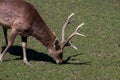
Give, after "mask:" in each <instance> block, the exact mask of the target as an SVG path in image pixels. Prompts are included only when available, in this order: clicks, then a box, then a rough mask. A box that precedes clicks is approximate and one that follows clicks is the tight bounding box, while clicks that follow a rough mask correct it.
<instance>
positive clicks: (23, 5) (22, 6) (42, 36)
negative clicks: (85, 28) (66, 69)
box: [0, 0, 84, 65]
mask: <svg viewBox="0 0 120 80" xmlns="http://www.w3.org/2000/svg"><path fill="white" fill-rule="evenodd" d="M73 15H74V13H72V14H71V15H70V16H68V18H67V20H66V21H65V24H64V26H63V28H62V40H61V41H59V40H58V38H57V36H56V35H55V34H54V33H53V32H52V31H51V30H50V29H49V27H48V26H47V25H46V23H45V22H44V21H43V19H42V18H41V17H40V15H39V14H38V12H37V10H36V9H35V8H34V7H33V6H32V5H31V4H29V3H28V2H26V1H24V0H0V25H1V26H3V31H4V36H5V41H6V44H7V46H6V48H5V49H4V50H3V52H1V54H0V61H1V62H2V59H3V56H4V54H5V53H6V52H7V50H8V49H9V48H10V46H11V45H12V44H13V42H14V40H15V38H16V36H17V35H21V40H22V48H23V62H24V63H25V64H26V65H30V64H29V62H28V60H27V55H26V47H27V37H29V36H33V37H35V38H36V39H37V40H39V41H40V42H41V43H42V44H43V45H44V46H45V47H46V48H47V50H48V52H49V54H50V56H51V57H52V58H53V59H54V60H55V61H56V63H57V64H60V63H62V55H63V49H64V47H65V46H70V47H72V48H74V49H77V48H76V47H75V46H73V45H72V44H71V43H70V42H69V41H70V40H71V38H72V37H73V36H75V35H79V36H84V35H82V34H80V33H78V32H77V31H78V29H79V28H80V27H81V26H82V25H84V23H82V24H80V25H79V26H78V27H77V28H76V30H75V32H73V33H72V34H71V35H70V36H69V37H68V39H67V40H65V38H64V34H65V33H64V32H65V28H66V26H67V25H68V24H69V23H70V18H71V17H72V16H73ZM9 28H11V33H10V37H9V40H7V30H8V29H9Z"/></svg>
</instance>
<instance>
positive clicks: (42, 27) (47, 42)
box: [33, 20, 56, 48]
mask: <svg viewBox="0 0 120 80" xmlns="http://www.w3.org/2000/svg"><path fill="white" fill-rule="evenodd" d="M34 26H36V27H34V33H33V36H34V37H35V38H36V39H37V40H39V41H40V42H41V43H42V44H43V45H44V46H45V47H46V48H50V47H53V45H54V42H55V40H56V35H55V34H54V33H53V32H52V31H51V30H50V29H49V28H48V26H47V25H46V24H45V22H44V21H43V20H40V21H39V23H38V24H37V23H35V25H34Z"/></svg>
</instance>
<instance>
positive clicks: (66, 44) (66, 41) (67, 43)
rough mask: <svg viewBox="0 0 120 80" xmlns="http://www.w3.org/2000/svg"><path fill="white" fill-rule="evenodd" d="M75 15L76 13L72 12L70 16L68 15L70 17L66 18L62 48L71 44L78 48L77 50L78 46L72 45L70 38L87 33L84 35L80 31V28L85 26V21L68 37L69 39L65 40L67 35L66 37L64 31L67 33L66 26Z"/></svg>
mask: <svg viewBox="0 0 120 80" xmlns="http://www.w3.org/2000/svg"><path fill="white" fill-rule="evenodd" d="M73 15H74V13H72V14H71V15H70V16H68V18H67V20H66V22H65V24H64V26H63V28H62V41H61V42H62V48H64V47H65V46H70V47H72V48H74V49H76V50H77V48H76V47H75V46H74V45H72V44H71V43H70V40H71V39H72V38H73V37H74V36H85V35H83V34H80V33H78V29H79V28H80V27H81V26H83V25H84V23H82V24H80V25H79V26H78V27H77V28H76V30H75V31H74V32H73V33H72V34H71V35H70V36H69V37H68V39H67V40H65V37H64V35H65V34H64V33H65V28H66V26H67V25H68V24H69V23H70V21H69V20H70V18H71V17H72V16H73Z"/></svg>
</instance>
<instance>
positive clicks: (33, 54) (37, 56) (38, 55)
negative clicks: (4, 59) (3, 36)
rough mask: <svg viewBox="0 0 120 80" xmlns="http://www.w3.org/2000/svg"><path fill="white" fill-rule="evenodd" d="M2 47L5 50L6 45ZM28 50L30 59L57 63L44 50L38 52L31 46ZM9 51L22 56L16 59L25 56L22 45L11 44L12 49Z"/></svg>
mask: <svg viewBox="0 0 120 80" xmlns="http://www.w3.org/2000/svg"><path fill="white" fill-rule="evenodd" d="M2 49H3V50H4V49H5V46H3V47H2ZM26 51H27V58H28V61H31V60H33V61H44V62H51V63H55V61H54V60H53V59H52V58H51V57H50V56H49V55H47V54H45V53H43V52H37V51H35V50H33V49H29V48H27V50H26ZM8 53H9V54H11V55H15V56H21V58H16V59H14V60H22V58H23V52H22V47H21V46H11V47H10V49H9V50H8Z"/></svg>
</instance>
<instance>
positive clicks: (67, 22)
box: [61, 13, 75, 42]
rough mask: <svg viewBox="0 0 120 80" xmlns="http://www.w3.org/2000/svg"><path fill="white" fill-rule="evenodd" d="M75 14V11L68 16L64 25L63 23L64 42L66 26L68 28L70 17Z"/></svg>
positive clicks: (63, 39)
mask: <svg viewBox="0 0 120 80" xmlns="http://www.w3.org/2000/svg"><path fill="white" fill-rule="evenodd" d="M74 14H75V13H72V14H70V15H69V16H68V18H67V20H66V21H65V23H64V25H63V28H62V34H61V35H62V42H64V41H65V28H66V26H67V25H68V24H69V20H70V18H71V17H72V16H73V15H74Z"/></svg>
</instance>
